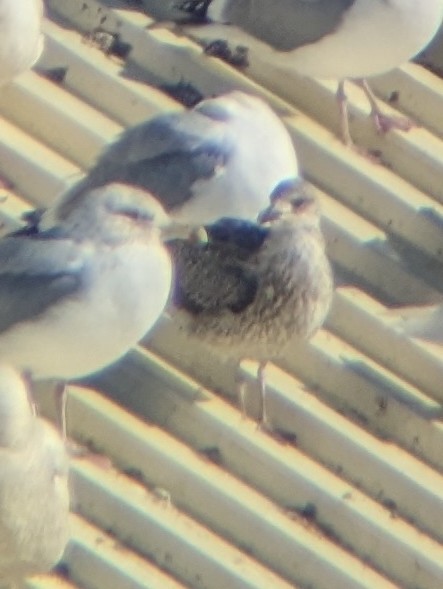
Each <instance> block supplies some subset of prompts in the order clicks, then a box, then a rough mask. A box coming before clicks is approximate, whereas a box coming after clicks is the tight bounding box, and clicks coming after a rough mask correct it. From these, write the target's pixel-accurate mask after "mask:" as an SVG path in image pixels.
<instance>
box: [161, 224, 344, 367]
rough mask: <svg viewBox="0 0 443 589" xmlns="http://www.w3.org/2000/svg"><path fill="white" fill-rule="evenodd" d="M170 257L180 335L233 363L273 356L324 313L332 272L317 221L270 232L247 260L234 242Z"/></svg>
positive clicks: (187, 247) (182, 246)
mask: <svg viewBox="0 0 443 589" xmlns="http://www.w3.org/2000/svg"><path fill="white" fill-rule="evenodd" d="M172 256H173V259H174V261H175V263H176V280H177V287H176V292H175V298H174V302H175V305H176V310H179V311H181V312H182V313H178V315H179V316H181V319H182V321H183V325H184V326H185V329H187V331H188V333H189V334H190V335H191V336H193V337H197V338H200V339H203V340H205V341H207V342H208V343H211V344H214V345H216V346H217V347H221V348H223V351H224V352H225V353H227V354H228V355H229V356H231V357H235V358H236V359H241V358H244V357H253V358H255V359H257V360H268V359H270V358H272V357H276V356H278V355H279V354H280V353H281V351H282V349H283V348H284V346H285V345H286V344H287V343H288V342H289V340H290V339H291V338H292V337H293V336H294V335H295V336H299V337H300V338H302V339H307V338H309V337H310V336H312V335H313V334H314V333H315V332H316V330H317V329H318V328H319V327H320V326H321V325H322V323H323V321H324V319H325V317H326V315H327V312H328V310H329V306H330V303H331V298H332V291H333V280H332V273H331V269H330V265H329V262H328V259H327V257H326V254H325V244H324V240H323V236H322V234H321V231H320V229H319V227H318V224H317V223H315V222H313V223H309V224H307V225H306V224H304V223H302V224H301V225H300V226H299V225H298V223H297V218H296V217H294V218H292V219H290V220H284V221H282V222H280V223H278V224H277V225H274V226H272V227H270V228H269V230H268V231H267V236H266V238H265V239H264V241H263V244H262V245H261V247H259V248H258V249H256V251H254V252H252V254H251V253H250V252H249V253H248V251H247V250H246V249H244V248H241V247H238V246H236V245H235V244H233V243H232V242H230V243H222V242H212V243H211V242H210V243H209V244H195V243H194V244H192V243H191V244H189V243H186V242H175V244H174V245H173V246H172ZM217 273H218V276H217Z"/></svg>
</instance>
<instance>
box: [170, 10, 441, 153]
mask: <svg viewBox="0 0 443 589" xmlns="http://www.w3.org/2000/svg"><path fill="white" fill-rule="evenodd" d="M178 5H179V6H180V7H181V8H182V9H183V10H184V11H186V12H190V13H193V14H194V15H197V16H198V17H200V18H201V19H207V20H208V21H209V24H207V25H205V26H203V27H202V28H201V29H200V32H199V33H198V36H199V37H207V38H212V39H214V38H219V37H222V36H223V29H224V35H225V38H226V39H227V40H228V41H229V42H233V43H239V44H241V45H244V46H246V47H247V48H248V59H249V61H250V62H251V63H252V62H253V60H254V59H256V58H257V56H258V55H260V59H263V60H265V61H266V63H268V64H270V65H271V66H275V67H276V68H279V69H281V70H286V71H291V70H292V71H294V72H296V73H297V74H300V75H303V76H307V77H311V78H324V79H337V80H339V87H338V93H337V96H338V98H339V103H340V106H341V119H342V135H343V139H344V141H345V142H346V143H352V141H351V137H350V134H349V123H348V117H347V104H346V95H345V92H344V81H345V80H346V79H353V80H354V81H356V82H358V83H359V85H360V86H361V87H362V88H363V90H364V92H365V94H366V96H367V97H368V99H369V102H370V105H371V114H372V117H373V119H374V121H375V125H376V127H377V129H378V130H380V131H388V130H389V129H391V128H393V127H395V128H400V129H403V130H406V129H408V128H410V126H411V122H410V121H409V120H408V119H405V118H398V117H397V118H392V117H388V116H387V115H385V114H383V113H382V112H381V111H380V109H379V107H378V105H377V103H376V101H375V98H374V96H373V94H372V92H371V90H370V88H369V86H368V84H367V82H366V78H369V77H371V76H376V75H379V74H382V73H385V72H388V71H390V70H392V69H394V68H395V67H397V66H400V65H402V64H403V63H405V62H407V61H408V60H410V59H411V58H412V57H414V56H415V55H416V54H417V53H419V52H420V51H421V50H422V49H423V48H424V47H425V46H426V45H427V44H428V43H429V42H430V40H431V39H432V38H433V37H434V35H435V33H436V32H437V30H438V28H439V26H440V24H441V22H442V19H443V0H274V1H273V2H269V1H268V0H242V1H238V0H184V1H183V2H178ZM216 23H224V24H225V25H226V26H225V27H223V28H220V27H217V26H215V24H216Z"/></svg>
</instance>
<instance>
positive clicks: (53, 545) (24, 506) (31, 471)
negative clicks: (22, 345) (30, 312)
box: [0, 364, 69, 587]
mask: <svg viewBox="0 0 443 589" xmlns="http://www.w3.org/2000/svg"><path fill="white" fill-rule="evenodd" d="M68 517H69V490H68V458H67V455H66V451H65V447H64V444H63V441H62V440H61V438H60V435H59V434H58V433H57V432H56V430H55V429H54V428H53V427H52V425H50V424H49V423H47V422H46V421H45V420H43V419H40V418H38V417H36V416H35V414H34V411H33V407H32V406H31V404H30V399H29V397H28V391H27V386H26V384H25V382H24V380H23V378H22V377H21V376H20V375H19V374H18V373H17V372H16V371H15V370H13V369H12V368H11V367H9V366H6V365H4V364H2V365H0V583H5V582H7V583H12V584H14V583H15V584H16V585H14V586H20V587H21V586H22V585H21V583H20V582H21V581H22V579H23V578H24V577H26V576H28V575H34V574H37V573H45V572H47V571H49V570H50V569H51V568H52V567H53V566H54V565H55V564H56V563H57V562H58V560H59V559H60V558H61V557H62V554H63V551H64V549H65V546H66V543H67V541H68V539H69V520H68ZM2 586H3V585H2Z"/></svg>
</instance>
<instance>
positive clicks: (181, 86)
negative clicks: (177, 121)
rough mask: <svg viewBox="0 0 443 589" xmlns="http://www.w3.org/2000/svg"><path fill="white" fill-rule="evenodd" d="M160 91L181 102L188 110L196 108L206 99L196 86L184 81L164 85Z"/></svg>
mask: <svg viewBox="0 0 443 589" xmlns="http://www.w3.org/2000/svg"><path fill="white" fill-rule="evenodd" d="M160 90H163V91H164V92H166V94H169V96H171V98H175V100H178V101H179V102H181V103H182V104H183V106H186V108H192V107H194V106H195V105H196V104H198V103H199V102H201V101H202V100H203V98H204V96H203V94H202V93H201V92H200V91H199V90H197V88H196V87H195V86H193V85H192V84H190V83H189V82H184V81H183V80H181V81H180V82H178V83H177V84H162V85H161V86H160Z"/></svg>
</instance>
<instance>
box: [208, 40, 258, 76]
mask: <svg viewBox="0 0 443 589" xmlns="http://www.w3.org/2000/svg"><path fill="white" fill-rule="evenodd" d="M204 52H205V54H206V55H210V56H211V57H218V58H219V59H221V60H222V61H224V62H226V63H228V64H229V65H232V66H234V67H236V68H239V69H244V68H247V67H248V66H249V60H248V48H247V47H244V46H243V45H237V46H236V47H235V48H234V49H231V47H230V46H229V43H228V42H227V41H225V40H224V39H216V40H215V41H211V42H210V43H208V44H207V45H206V46H205V48H204Z"/></svg>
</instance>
